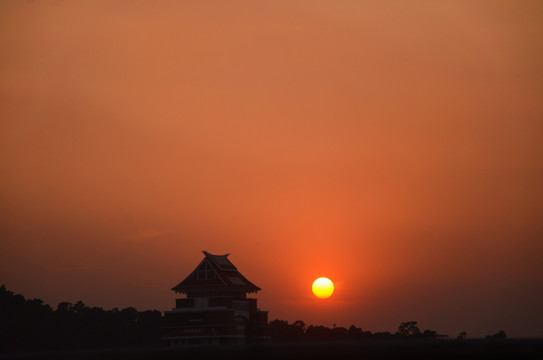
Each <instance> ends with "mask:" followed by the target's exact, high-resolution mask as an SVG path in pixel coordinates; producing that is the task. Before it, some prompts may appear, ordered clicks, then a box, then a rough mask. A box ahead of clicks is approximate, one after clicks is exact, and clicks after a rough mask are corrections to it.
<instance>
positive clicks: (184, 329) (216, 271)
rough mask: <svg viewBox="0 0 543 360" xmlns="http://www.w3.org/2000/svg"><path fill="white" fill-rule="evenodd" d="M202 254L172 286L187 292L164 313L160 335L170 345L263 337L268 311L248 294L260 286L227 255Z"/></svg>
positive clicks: (242, 340) (240, 340) (226, 341)
mask: <svg viewBox="0 0 543 360" xmlns="http://www.w3.org/2000/svg"><path fill="white" fill-rule="evenodd" d="M203 253H204V255H205V257H204V259H203V260H202V261H201V262H200V264H199V265H198V266H197V267H196V269H194V271H193V272H192V273H191V274H190V275H189V276H187V278H186V279H185V280H183V281H181V282H180V283H179V284H178V285H177V286H175V287H174V288H172V290H173V291H175V292H176V293H179V294H184V295H186V296H185V297H184V298H180V299H176V303H175V308H174V309H172V310H171V311H166V312H165V313H164V327H163V335H162V339H163V340H164V342H166V343H167V344H169V345H171V346H177V345H189V344H244V343H246V342H255V341H263V340H266V339H267V337H266V336H265V333H266V331H265V329H266V327H267V323H268V312H267V311H261V310H260V309H258V308H257V306H256V299H255V298H247V294H252V293H255V294H256V292H257V291H258V290H260V288H259V287H258V286H256V285H255V284H253V283H252V282H250V281H249V280H247V279H246V278H245V276H243V275H242V274H241V273H240V272H239V271H238V269H237V268H236V267H235V266H234V264H232V263H231V262H230V260H228V255H229V254H226V255H213V254H210V253H208V252H206V251H203Z"/></svg>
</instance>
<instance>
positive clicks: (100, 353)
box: [0, 339, 543, 360]
mask: <svg viewBox="0 0 543 360" xmlns="http://www.w3.org/2000/svg"><path fill="white" fill-rule="evenodd" d="M0 359H62V360H64V359H81V360H92V359H135V360H136V359H158V360H160V359H184V360H188V359H198V360H203V359H221V360H229V359H232V360H234V359H236V360H241V359H251V360H253V359H270V360H272V359H273V360H275V359H280V360H290V359H292V360H294V359H296V360H298V359H312V360H315V359H327V360H330V359H365V360H371V359H543V339H534V340H529V339H523V340H520V339H510V340H503V341H488V340H463V341H455V340H433V341H413V340H410V341H397V340H393V341H371V340H368V341H357V342H329V343H327V342H319V343H314V342H304V343H285V344H273V343H271V344H259V345H238V346H208V347H203V346H195V347H187V348H140V349H136V348H132V349H104V350H89V351H84V350H78V351H66V352H49V353H26V354H22V353H19V354H9V355H8V354H4V355H0Z"/></svg>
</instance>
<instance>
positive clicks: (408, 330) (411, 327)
mask: <svg viewBox="0 0 543 360" xmlns="http://www.w3.org/2000/svg"><path fill="white" fill-rule="evenodd" d="M420 334H421V333H420V330H419V328H418V326H417V322H416V321H407V322H403V323H401V324H400V326H399V327H398V335H400V336H419V335H420Z"/></svg>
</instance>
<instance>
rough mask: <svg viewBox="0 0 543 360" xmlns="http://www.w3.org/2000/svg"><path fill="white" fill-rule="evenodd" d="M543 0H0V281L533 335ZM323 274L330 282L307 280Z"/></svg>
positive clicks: (160, 301)
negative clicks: (195, 288) (186, 286)
mask: <svg viewBox="0 0 543 360" xmlns="http://www.w3.org/2000/svg"><path fill="white" fill-rule="evenodd" d="M542 43H543V2H541V1H518V0H512V1H494V0H492V1H490V0H489V1H472V0H465V1H430V0H426V1H417V0H413V1H392V0H388V1H387V0H382V1H377V0H375V1H361V0H352V1H347V0H334V1H332V0H330V1H321V0H312V1H309V0H307V1H295V0H288V1H277V0H274V1H267V2H266V1H200V0H198V1H197V0H194V1H117V0H115V1H35V2H27V1H1V2H0V181H1V192H0V241H1V242H0V283H5V284H6V286H7V287H8V289H10V290H12V291H15V292H19V293H22V294H23V295H25V296H27V297H38V298H41V299H43V300H44V301H46V302H47V303H50V304H51V305H52V306H54V307H55V306H56V304H57V303H58V302H60V301H73V302H75V301H77V300H83V301H84V302H85V303H86V304H87V305H91V306H103V307H106V308H112V307H120V308H121V307H127V306H135V307H137V308H138V309H146V308H154V309H159V310H169V309H170V308H172V307H173V306H174V299H175V294H174V293H173V292H172V291H171V290H170V288H171V287H173V286H174V285H176V284H177V283H178V282H180V281H181V280H182V279H184V278H185V276H187V275H188V274H189V273H190V271H192V270H193V268H194V267H195V266H196V265H197V264H198V263H199V261H200V260H201V258H202V257H203V254H202V253H201V252H200V251H201V250H207V251H209V252H211V253H215V254H223V253H231V256H230V259H231V260H232V262H233V263H234V264H235V265H237V267H238V269H239V270H240V271H241V272H242V273H243V274H244V275H245V276H246V277H247V278H248V279H249V280H251V281H252V282H254V283H255V284H257V285H258V286H260V287H262V291H261V292H260V293H259V296H258V297H259V304H260V308H262V309H265V310H269V311H270V315H269V317H270V319H275V318H280V319H286V320H290V321H294V320H297V319H301V320H304V321H305V322H306V323H310V324H315V325H317V324H324V325H327V326H330V325H332V324H337V325H338V326H350V325H351V324H355V325H357V326H361V327H362V328H363V329H364V330H372V331H377V330H388V331H395V330H396V329H397V326H398V325H399V323H400V322H402V321H409V320H417V321H418V322H419V325H420V327H421V328H423V329H426V328H431V329H436V330H438V331H439V332H440V333H444V334H449V335H451V336H456V334H457V333H458V332H459V331H462V330H466V331H467V332H468V336H470V335H471V336H483V335H486V334H490V333H495V332H497V331H498V330H500V329H503V330H505V331H506V333H507V334H509V335H510V336H543V307H542V304H543V286H542V283H543V261H542V258H543V190H542V184H543V140H542V138H543V46H542ZM319 276H327V277H329V278H331V279H332V280H333V281H334V282H335V283H336V292H335V294H334V295H333V296H332V298H330V299H329V300H327V301H322V300H317V299H315V298H314V296H313V295H312V294H311V283H312V281H313V280H314V279H315V278H317V277H319Z"/></svg>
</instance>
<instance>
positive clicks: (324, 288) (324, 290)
mask: <svg viewBox="0 0 543 360" xmlns="http://www.w3.org/2000/svg"><path fill="white" fill-rule="evenodd" d="M312 288H313V294H315V296H316V297H318V298H319V299H326V298H329V297H330V296H331V295H332V293H333V292H334V283H333V282H332V280H330V279H328V278H325V277H320V278H318V279H317V280H315V281H314V282H313V287H312Z"/></svg>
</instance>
